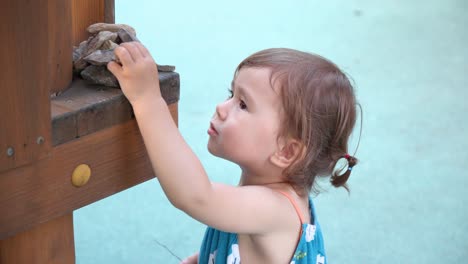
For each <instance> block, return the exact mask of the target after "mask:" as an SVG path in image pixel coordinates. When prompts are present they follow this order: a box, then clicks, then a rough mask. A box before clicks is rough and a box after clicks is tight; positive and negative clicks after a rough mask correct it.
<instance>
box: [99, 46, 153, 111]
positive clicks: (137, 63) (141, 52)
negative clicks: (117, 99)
mask: <svg viewBox="0 0 468 264" xmlns="http://www.w3.org/2000/svg"><path fill="white" fill-rule="evenodd" d="M114 53H115V56H116V57H117V58H118V59H119V60H120V62H121V64H122V65H120V64H118V63H116V62H114V61H111V62H109V63H108V64H107V68H108V69H109V71H110V72H111V73H112V74H114V75H115V77H116V78H117V80H118V81H119V84H120V88H121V89H122V92H123V93H124V95H125V96H126V97H127V99H128V100H129V101H130V103H131V104H132V105H133V106H135V105H136V104H140V103H145V102H154V101H155V100H156V99H159V98H160V97H161V90H160V88H159V75H158V69H157V66H156V63H155V62H154V60H153V58H152V57H151V54H150V53H149V51H148V50H147V49H146V48H145V47H144V46H143V45H142V44H141V43H139V42H125V43H122V44H121V45H120V46H119V47H117V48H116V49H115V50H114Z"/></svg>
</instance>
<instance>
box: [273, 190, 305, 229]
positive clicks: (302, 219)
mask: <svg viewBox="0 0 468 264" xmlns="http://www.w3.org/2000/svg"><path fill="white" fill-rule="evenodd" d="M275 191H277V192H279V193H281V194H282V195H284V196H286V198H288V200H289V201H290V202H291V203H292V205H293V206H294V210H296V213H297V215H298V216H299V219H300V220H301V223H302V224H305V223H306V222H305V221H304V217H303V216H302V213H301V209H299V206H298V205H297V203H296V201H295V200H294V199H293V198H292V197H291V195H289V194H288V193H286V192H283V191H280V190H275Z"/></svg>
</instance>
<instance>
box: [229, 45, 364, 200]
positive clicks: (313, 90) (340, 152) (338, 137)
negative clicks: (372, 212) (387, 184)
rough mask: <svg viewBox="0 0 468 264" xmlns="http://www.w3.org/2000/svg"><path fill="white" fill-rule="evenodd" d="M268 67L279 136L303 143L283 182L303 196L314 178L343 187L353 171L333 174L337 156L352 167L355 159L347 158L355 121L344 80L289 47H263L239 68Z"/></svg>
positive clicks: (325, 62)
mask: <svg viewBox="0 0 468 264" xmlns="http://www.w3.org/2000/svg"><path fill="white" fill-rule="evenodd" d="M249 67H252V68H268V69H271V77H270V78H271V84H272V87H273V85H274V84H275V83H276V82H278V84H279V86H280V96H281V98H282V99H281V100H282V106H283V109H282V111H283V112H284V113H283V114H282V118H283V120H281V121H282V122H281V123H282V124H283V125H282V128H281V130H280V134H279V137H280V136H289V137H292V138H294V139H297V140H299V141H300V142H302V144H303V146H304V148H305V151H303V155H302V156H300V157H298V159H297V160H296V161H295V162H293V164H292V165H291V166H290V167H288V168H287V169H286V170H285V177H286V180H287V181H288V182H289V183H290V184H291V185H292V186H293V187H294V188H295V189H296V191H298V192H301V193H304V192H310V191H311V190H313V191H314V192H318V190H317V188H314V187H315V186H314V183H315V180H316V177H317V176H324V177H326V176H330V175H331V174H332V173H333V175H331V179H330V181H331V183H332V185H333V186H335V187H344V188H346V189H347V190H348V191H349V189H348V187H347V185H346V181H347V180H348V178H349V176H350V173H351V169H347V170H346V171H345V172H344V173H343V174H341V175H339V174H338V173H339V172H333V169H334V168H335V166H336V164H337V162H338V160H339V159H341V158H345V157H346V159H347V160H348V168H352V167H353V166H354V165H355V164H356V163H357V159H356V158H354V157H352V156H349V155H347V154H348V139H349V137H350V135H351V132H352V129H353V127H354V124H355V122H356V98H355V95H354V89H353V86H352V85H351V83H350V81H349V79H348V78H347V76H346V75H345V74H344V73H343V72H342V71H341V70H340V69H339V68H338V67H337V66H336V65H335V64H334V63H332V62H331V61H329V60H327V59H325V58H323V57H321V56H318V55H314V54H310V53H306V52H301V51H297V50H292V49H284V48H278V49H267V50H262V51H259V52H257V53H254V54H252V55H251V56H249V57H248V58H246V59H245V60H244V61H242V62H241V63H240V64H239V66H238V67H237V69H236V71H235V74H234V77H235V76H236V75H237V74H238V72H239V71H240V70H241V69H242V68H249Z"/></svg>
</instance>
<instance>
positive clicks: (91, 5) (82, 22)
mask: <svg viewBox="0 0 468 264" xmlns="http://www.w3.org/2000/svg"><path fill="white" fill-rule="evenodd" d="M104 2H105V0H72V27H73V30H72V41H73V45H75V46H78V45H79V44H80V42H82V41H84V40H87V39H88V37H89V35H88V32H87V31H86V28H87V27H88V26H89V25H91V24H94V23H98V22H104V20H105V15H104V13H105V10H104V9H105V6H104Z"/></svg>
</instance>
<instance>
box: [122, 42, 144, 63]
mask: <svg viewBox="0 0 468 264" xmlns="http://www.w3.org/2000/svg"><path fill="white" fill-rule="evenodd" d="M136 43H137V42H125V43H122V44H120V46H123V47H125V48H126V49H127V51H128V53H130V55H131V56H132V58H133V61H135V62H136V61H137V60H139V59H141V58H143V55H142V54H141V52H140V49H138V47H137V46H136Z"/></svg>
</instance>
